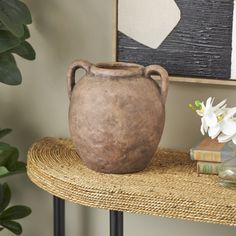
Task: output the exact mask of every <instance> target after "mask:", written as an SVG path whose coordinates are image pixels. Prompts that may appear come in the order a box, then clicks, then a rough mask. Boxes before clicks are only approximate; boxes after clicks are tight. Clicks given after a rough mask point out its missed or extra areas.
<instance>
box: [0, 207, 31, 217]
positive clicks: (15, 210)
mask: <svg viewBox="0 0 236 236" xmlns="http://www.w3.org/2000/svg"><path fill="white" fill-rule="evenodd" d="M30 214H31V209H30V208H29V207H27V206H12V207H9V208H7V209H6V210H5V211H3V212H2V213H1V215H0V220H16V219H21V218H24V217H26V216H28V215H30Z"/></svg>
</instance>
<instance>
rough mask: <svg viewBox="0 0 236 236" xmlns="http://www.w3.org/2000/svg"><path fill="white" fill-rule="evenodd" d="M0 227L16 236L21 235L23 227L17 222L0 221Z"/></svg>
mask: <svg viewBox="0 0 236 236" xmlns="http://www.w3.org/2000/svg"><path fill="white" fill-rule="evenodd" d="M0 225H2V226H3V227H4V228H6V229H8V230H10V231H11V232H12V233H14V234H16V235H20V234H21V233H22V227H21V225H20V224H19V223H17V222H15V221H9V220H8V221H0Z"/></svg>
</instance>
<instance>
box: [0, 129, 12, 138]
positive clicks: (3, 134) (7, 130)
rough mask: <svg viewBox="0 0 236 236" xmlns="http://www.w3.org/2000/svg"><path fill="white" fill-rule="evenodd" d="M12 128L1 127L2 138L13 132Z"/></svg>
mask: <svg viewBox="0 0 236 236" xmlns="http://www.w3.org/2000/svg"><path fill="white" fill-rule="evenodd" d="M11 131H12V130H11V129H8V128H7V129H0V138H3V137H4V136H6V135H7V134H9V133H11Z"/></svg>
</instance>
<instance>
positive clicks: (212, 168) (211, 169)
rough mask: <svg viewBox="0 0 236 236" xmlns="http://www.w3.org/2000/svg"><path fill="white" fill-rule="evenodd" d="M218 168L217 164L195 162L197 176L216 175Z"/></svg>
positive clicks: (218, 164)
mask: <svg viewBox="0 0 236 236" xmlns="http://www.w3.org/2000/svg"><path fill="white" fill-rule="evenodd" d="M219 168H220V163H219V162H206V161H198V162H197V173H198V174H208V175H218V173H219Z"/></svg>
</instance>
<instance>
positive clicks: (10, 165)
mask: <svg viewBox="0 0 236 236" xmlns="http://www.w3.org/2000/svg"><path fill="white" fill-rule="evenodd" d="M18 157H19V151H18V149H17V148H15V147H11V153H10V154H9V156H8V160H7V163H6V167H7V169H8V170H9V171H13V170H15V169H16V163H17V160H18Z"/></svg>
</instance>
